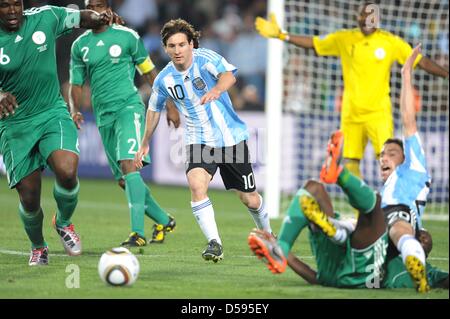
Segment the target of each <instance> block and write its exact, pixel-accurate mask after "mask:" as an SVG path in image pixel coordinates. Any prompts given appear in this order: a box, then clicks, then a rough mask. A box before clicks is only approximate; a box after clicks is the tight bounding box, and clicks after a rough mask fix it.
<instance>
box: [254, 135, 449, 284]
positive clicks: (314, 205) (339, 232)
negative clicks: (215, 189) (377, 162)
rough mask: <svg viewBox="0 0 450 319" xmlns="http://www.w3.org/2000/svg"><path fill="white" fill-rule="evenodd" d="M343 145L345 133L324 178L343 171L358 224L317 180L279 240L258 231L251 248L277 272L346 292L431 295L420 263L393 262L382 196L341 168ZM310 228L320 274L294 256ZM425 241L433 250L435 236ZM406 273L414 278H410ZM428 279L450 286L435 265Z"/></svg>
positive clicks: (334, 143) (298, 200) (299, 198)
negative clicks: (400, 290)
mask: <svg viewBox="0 0 450 319" xmlns="http://www.w3.org/2000/svg"><path fill="white" fill-rule="evenodd" d="M342 141H343V136H342V133H341V132H336V133H335V134H334V135H333V136H332V139H331V141H330V144H329V146H328V150H329V152H330V155H329V157H328V158H327V162H326V164H325V165H324V168H323V169H322V172H321V175H322V178H323V177H324V176H326V175H328V176H329V175H332V172H333V171H336V170H337V169H339V170H340V171H341V172H340V174H339V175H338V179H337V184H338V185H339V186H340V187H341V188H342V190H343V191H344V193H345V194H346V195H347V196H348V199H349V202H350V204H351V205H352V206H353V207H354V208H356V209H358V210H359V212H360V213H359V217H358V221H357V222H356V226H355V223H354V222H353V221H348V220H347V221H345V220H340V218H339V215H338V214H337V213H335V212H334V211H333V207H332V203H331V199H330V197H329V195H328V193H327V192H326V190H325V187H324V186H323V184H321V183H319V182H317V181H312V180H311V181H308V182H307V183H306V184H305V186H304V187H303V188H301V189H300V190H299V192H298V193H297V195H296V196H295V198H294V199H293V200H292V202H291V205H290V207H289V209H288V212H287V217H286V219H285V220H284V222H283V224H282V227H281V231H280V234H279V237H278V240H275V239H274V238H273V237H272V236H271V235H270V234H269V233H266V232H262V231H253V232H251V233H250V235H249V237H248V241H249V246H250V248H251V250H252V251H253V252H254V253H255V254H256V255H257V256H258V257H260V258H264V259H265V260H266V261H267V264H268V267H269V269H270V270H271V271H272V272H273V273H282V272H284V270H285V268H286V265H287V264H288V265H289V266H290V267H291V268H292V269H293V270H294V271H295V272H296V273H297V274H299V275H300V276H301V277H302V278H304V279H305V280H306V281H307V282H309V283H311V284H320V285H324V286H332V287H340V288H380V287H390V288H396V287H417V288H418V290H419V291H427V290H428V289H429V288H428V283H427V278H426V275H425V269H424V267H422V268H419V269H418V268H417V267H416V265H417V264H416V263H412V264H411V266H410V267H409V268H405V266H404V265H403V262H402V260H401V259H400V257H397V258H394V259H391V260H389V262H387V261H388V260H387V248H388V237H387V231H386V228H387V225H386V222H385V218H384V212H383V211H382V209H381V207H380V196H379V195H376V194H375V192H374V191H372V190H371V189H370V188H369V187H368V186H367V185H365V184H364V182H363V181H362V180H361V179H359V178H358V177H356V176H354V175H352V174H351V173H350V172H349V171H348V170H347V169H345V168H343V169H342V167H341V166H340V165H339V164H338V159H339V157H340V156H339V155H338V154H339V153H340V148H341V147H342ZM305 227H308V229H309V230H310V232H309V241H310V245H311V250H312V252H313V254H314V256H315V259H316V263H317V271H314V270H313V269H311V268H310V267H309V266H308V265H307V264H305V263H303V262H302V261H301V260H300V259H298V258H297V257H295V256H294V255H293V254H292V253H291V248H292V246H293V244H294V242H295V240H296V239H297V237H298V236H299V235H300V233H301V231H302V230H303V229H304V228H305ZM424 237H425V235H424ZM423 241H424V243H428V245H429V246H430V248H429V250H431V237H430V238H429V239H426V238H425V239H424V240H423ZM285 256H287V258H286V257H285ZM410 257H411V256H407V259H408V258H410ZM399 261H400V264H399ZM386 267H387V270H388V272H387V273H386ZM406 271H407V272H408V273H409V275H408V276H406V277H405V276H404V275H405V274H406V273H405V272H406ZM398 275H402V276H403V277H401V278H399V277H398ZM428 275H429V281H430V284H432V286H433V287H440V286H441V285H442V284H443V282H445V280H447V283H448V273H445V272H442V271H440V270H437V269H434V268H432V267H430V268H429V269H428ZM408 277H409V279H408ZM446 278H447V279H446ZM411 279H412V280H411ZM413 282H414V284H413ZM447 286H448V284H447Z"/></svg>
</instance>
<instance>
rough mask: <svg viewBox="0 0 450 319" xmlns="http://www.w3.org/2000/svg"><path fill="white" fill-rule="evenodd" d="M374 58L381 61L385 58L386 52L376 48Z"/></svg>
mask: <svg viewBox="0 0 450 319" xmlns="http://www.w3.org/2000/svg"><path fill="white" fill-rule="evenodd" d="M375 57H376V58H377V60H383V59H384V58H385V57H386V51H384V49H383V48H378V49H376V50H375Z"/></svg>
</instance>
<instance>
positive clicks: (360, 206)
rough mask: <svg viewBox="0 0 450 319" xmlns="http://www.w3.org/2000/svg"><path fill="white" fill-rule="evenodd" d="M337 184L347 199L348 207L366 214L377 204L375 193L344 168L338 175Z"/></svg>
mask: <svg viewBox="0 0 450 319" xmlns="http://www.w3.org/2000/svg"><path fill="white" fill-rule="evenodd" d="M337 184H338V185H339V186H340V187H341V188H342V190H343V191H344V193H345V194H346V195H347V197H348V201H349V203H350V205H352V206H353V207H354V208H356V209H357V210H359V211H360V212H362V213H364V214H367V213H370V212H371V211H372V210H373V209H374V207H375V204H376V202H377V197H376V194H375V192H374V191H373V190H372V189H371V188H370V187H369V186H367V184H366V183H364V181H363V180H362V179H360V178H358V177H356V176H355V175H353V174H352V173H351V172H350V171H349V170H348V169H347V168H344V169H343V170H342V172H341V174H340V175H339V178H338V181H337Z"/></svg>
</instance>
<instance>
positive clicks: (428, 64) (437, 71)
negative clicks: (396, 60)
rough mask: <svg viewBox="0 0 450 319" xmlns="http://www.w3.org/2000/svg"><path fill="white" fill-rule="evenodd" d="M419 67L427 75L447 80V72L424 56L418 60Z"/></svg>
mask: <svg viewBox="0 0 450 319" xmlns="http://www.w3.org/2000/svg"><path fill="white" fill-rule="evenodd" d="M419 67H420V68H421V69H422V70H424V71H426V72H427V73H429V74H433V75H437V76H440V77H443V78H446V79H448V70H447V69H445V68H444V67H442V66H440V65H439V64H437V63H436V62H434V61H433V60H431V59H430V58H428V57H426V56H423V57H422V59H421V60H420V62H419Z"/></svg>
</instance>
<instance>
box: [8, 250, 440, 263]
mask: <svg viewBox="0 0 450 319" xmlns="http://www.w3.org/2000/svg"><path fill="white" fill-rule="evenodd" d="M0 254H3V255H16V256H29V255H30V253H29V252H23V251H17V250H8V249H2V248H0ZM135 255H136V256H137V257H139V258H141V257H142V258H173V255H146V254H135ZM49 256H50V257H64V258H73V259H76V258H77V257H72V256H67V255H65V254H49ZM100 256H101V255H100V254H99V255H83V257H95V258H100ZM181 257H182V258H186V257H187V258H199V255H183V256H181ZM227 257H231V258H255V256H253V255H246V256H244V255H236V256H233V255H231V256H230V255H227ZM299 258H300V259H313V258H314V256H299ZM427 260H438V261H448V257H429V258H427Z"/></svg>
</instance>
